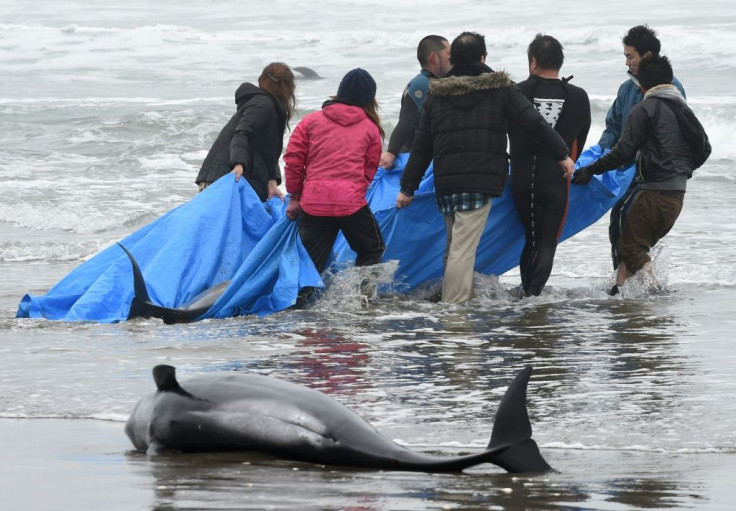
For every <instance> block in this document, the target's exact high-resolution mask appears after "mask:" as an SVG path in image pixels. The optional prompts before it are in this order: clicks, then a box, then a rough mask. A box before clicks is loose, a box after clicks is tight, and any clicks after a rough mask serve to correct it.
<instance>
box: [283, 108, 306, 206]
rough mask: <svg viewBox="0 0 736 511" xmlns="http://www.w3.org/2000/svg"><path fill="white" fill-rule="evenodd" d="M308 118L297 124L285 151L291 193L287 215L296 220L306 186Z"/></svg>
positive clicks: (288, 187)
mask: <svg viewBox="0 0 736 511" xmlns="http://www.w3.org/2000/svg"><path fill="white" fill-rule="evenodd" d="M307 122H308V118H305V119H302V121H301V122H300V123H299V124H297V126H296V128H294V131H293V132H292V133H291V137H289V143H288V144H287V146H286V152H285V153H284V175H285V177H286V191H287V192H289V194H291V197H290V198H289V205H288V206H287V207H286V216H288V217H289V218H290V219H292V220H294V219H295V218H296V217H297V215H298V214H299V210H300V209H301V208H300V206H299V201H300V199H301V195H302V190H303V188H304V178H305V177H306V168H305V166H306V161H307V154H308V152H309V129H308V126H307Z"/></svg>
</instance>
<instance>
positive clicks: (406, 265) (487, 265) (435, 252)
mask: <svg viewBox="0 0 736 511" xmlns="http://www.w3.org/2000/svg"><path fill="white" fill-rule="evenodd" d="M400 156H402V157H403V158H401V159H399V158H397V163H396V164H395V165H394V168H393V169H391V170H388V171H383V172H380V171H379V173H377V174H376V178H375V180H374V183H373V185H372V186H371V189H370V190H369V194H368V198H369V204H370V206H371V209H372V210H373V211H374V213H375V215H376V219H377V220H378V223H379V225H380V227H381V232H382V233H383V236H384V241H385V243H386V251H385V252H384V256H383V260H384V261H390V260H398V261H399V266H398V269H397V271H396V276H395V279H396V283H397V284H403V287H404V289H406V290H411V289H413V288H415V287H417V286H418V285H420V284H422V283H423V282H427V281H430V280H434V279H437V278H439V277H441V276H442V274H443V267H442V259H443V256H444V251H445V226H444V220H443V218H442V214H441V213H439V211H438V210H437V203H436V198H435V193H434V179H433V175H432V173H431V170H432V169H431V168H430V169H429V170H428V171H427V173H426V174H425V177H424V179H423V180H422V182H421V186H420V188H419V190H418V191H417V193H416V194H415V196H414V200H413V202H412V203H411V205H409V206H408V207H406V208H403V209H401V210H396V208H394V207H392V206H393V204H394V203H395V201H396V194H397V193H398V188H399V180H400V178H401V173H402V171H403V166H404V165H405V164H406V157H404V156H405V155H400ZM600 157H601V150H600V147H599V146H597V145H596V146H592V147H590V148H589V149H587V150H586V151H585V152H583V154H582V155H581V156H580V158H579V159H578V162H577V164H576V166H577V167H578V168H579V167H581V166H584V165H587V164H589V163H592V162H593V161H595V160H597V159H598V158H600ZM633 176H634V166H633V165H631V166H629V167H627V168H626V169H623V170H617V171H612V172H606V173H604V174H602V175H597V176H594V177H593V179H592V180H591V182H590V183H589V184H588V185H585V186H578V185H571V186H570V199H569V210H568V215H567V220H566V223H565V227H564V229H563V232H562V236H561V238H560V241H562V240H565V239H568V238H570V237H571V236H573V235H575V234H577V233H578V232H580V231H582V230H583V229H585V228H586V227H588V226H590V225H592V224H593V223H595V222H596V221H597V220H598V219H599V218H601V216H603V215H604V214H605V213H606V212H607V211H608V210H609V209H610V208H611V206H613V204H615V203H616V201H617V200H618V199H619V197H621V195H623V193H624V192H625V191H626V189H627V188H628V186H629V183H630V182H631V179H632V178H633ZM376 181H378V182H376ZM380 181H386V183H388V184H386V183H382V182H380ZM382 208H388V209H382ZM523 247H524V229H523V227H522V225H521V222H520V221H519V218H518V216H517V214H516V208H515V207H514V203H513V199H512V197H511V185H510V180H509V182H508V183H507V185H506V188H505V190H504V192H503V195H502V196H501V197H498V198H495V199H493V202H492V205H491V212H490V214H489V217H488V222H487V224H486V227H485V230H484V231H483V235H482V236H481V239H480V243H479V245H478V251H477V254H476V260H475V271H477V272H479V273H484V274H487V275H501V274H503V273H505V272H507V271H508V270H510V269H511V268H514V267H515V266H518V264H519V258H520V256H521V251H522V249H523ZM335 251H336V253H335V260H336V261H337V263H338V264H340V265H341V264H345V263H347V262H349V261H352V260H354V258H355V253H354V252H352V251H351V250H350V247H349V246H348V245H347V243H346V242H345V240H344V238H340V239H339V240H338V241H337V243H336V245H335Z"/></svg>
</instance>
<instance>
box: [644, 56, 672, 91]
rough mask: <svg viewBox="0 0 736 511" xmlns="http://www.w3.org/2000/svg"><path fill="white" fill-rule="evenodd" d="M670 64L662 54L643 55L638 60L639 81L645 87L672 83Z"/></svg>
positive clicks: (649, 87)
mask: <svg viewBox="0 0 736 511" xmlns="http://www.w3.org/2000/svg"><path fill="white" fill-rule="evenodd" d="M672 77H673V73H672V64H670V59H668V58H667V57H665V56H664V55H654V56H652V57H644V58H643V59H641V62H639V76H638V78H639V83H640V84H641V86H642V87H644V88H645V89H647V90H648V89H651V88H652V87H656V86H657V85H665V84H670V83H672Z"/></svg>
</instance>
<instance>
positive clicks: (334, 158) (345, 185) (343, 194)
mask: <svg viewBox="0 0 736 511" xmlns="http://www.w3.org/2000/svg"><path fill="white" fill-rule="evenodd" d="M380 158H381V135H380V132H379V131H378V127H377V126H376V125H375V124H373V122H372V121H371V120H370V119H369V118H368V116H366V114H365V112H364V111H363V109H362V108H360V107H358V106H350V105H346V104H343V103H330V104H328V105H326V106H324V107H323V108H322V110H321V111H319V112H314V113H312V114H309V115H307V116H306V117H304V118H303V119H302V120H301V122H299V124H298V125H297V127H296V128H295V129H294V132H293V133H292V134H291V137H290V138H289V144H288V146H287V147H286V153H285V154H284V162H285V163H286V166H285V169H284V173H285V174H286V191H287V192H289V193H290V194H291V195H292V197H295V198H296V197H299V198H300V206H301V208H302V209H303V210H304V211H306V212H307V213H308V214H310V215H314V216H331V217H336V216H348V215H352V214H353V213H355V212H356V211H358V210H359V209H360V208H362V207H363V206H365V205H366V204H367V202H366V200H365V192H366V190H367V189H368V186H369V185H370V184H371V181H372V180H373V176H374V175H375V174H376V171H377V170H378V161H379V159H380Z"/></svg>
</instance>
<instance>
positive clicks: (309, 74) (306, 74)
mask: <svg viewBox="0 0 736 511" xmlns="http://www.w3.org/2000/svg"><path fill="white" fill-rule="evenodd" d="M291 69H292V70H293V71H296V72H297V73H300V74H301V75H302V77H303V78H304V79H305V80H321V79H322V77H321V76H320V75H318V74H317V71H315V70H314V69H312V68H309V67H304V66H299V67H292V68H291Z"/></svg>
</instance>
